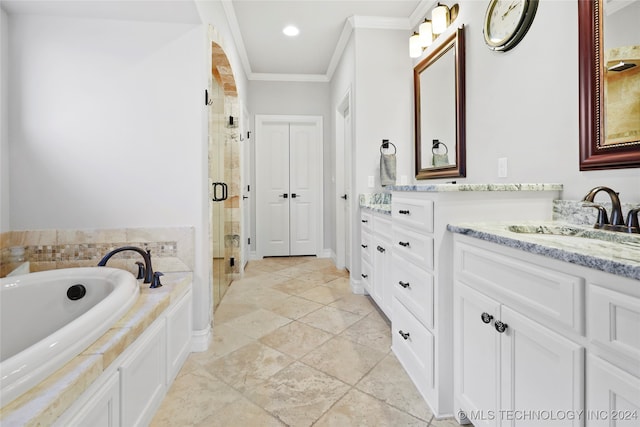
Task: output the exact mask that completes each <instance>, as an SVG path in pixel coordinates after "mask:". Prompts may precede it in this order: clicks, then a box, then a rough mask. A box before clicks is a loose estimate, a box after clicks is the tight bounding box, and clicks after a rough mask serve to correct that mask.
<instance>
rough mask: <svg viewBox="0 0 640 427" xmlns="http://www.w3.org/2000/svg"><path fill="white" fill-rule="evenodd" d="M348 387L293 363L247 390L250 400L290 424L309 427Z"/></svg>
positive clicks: (297, 363)
mask: <svg viewBox="0 0 640 427" xmlns="http://www.w3.org/2000/svg"><path fill="white" fill-rule="evenodd" d="M348 390H349V386H348V385H346V384H344V383H343V382H341V381H338V380H336V379H335V378H332V377H330V376H328V375H326V374H324V373H322V372H320V371H317V370H315V369H313V368H310V367H308V366H306V365H304V364H302V363H299V362H295V363H293V364H291V365H290V366H288V367H287V368H285V369H283V370H282V371H280V372H279V373H277V374H276V375H274V376H273V377H271V378H269V379H268V380H267V381H264V382H262V383H260V384H258V385H257V386H256V387H255V388H253V389H252V390H250V391H248V392H247V393H246V395H247V397H249V399H251V401H253V402H255V403H257V404H258V405H259V406H261V407H263V408H265V409H266V410H267V411H269V412H270V413H271V414H273V415H275V416H276V417H278V418H279V419H280V420H282V421H283V422H285V423H286V424H288V425H290V426H296V427H304V426H310V425H311V424H312V423H313V422H314V421H315V420H317V419H318V417H320V416H321V415H322V414H323V413H324V412H325V411H326V410H327V409H329V408H330V407H331V405H333V404H334V403H335V402H336V401H337V400H338V399H340V398H341V397H342V396H344V394H345V393H346V392H347V391H348Z"/></svg>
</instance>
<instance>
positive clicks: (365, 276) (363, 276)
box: [361, 274, 369, 279]
mask: <svg viewBox="0 0 640 427" xmlns="http://www.w3.org/2000/svg"><path fill="white" fill-rule="evenodd" d="M361 276H362V278H363V279H366V278H367V277H369V276H367V275H366V274H361Z"/></svg>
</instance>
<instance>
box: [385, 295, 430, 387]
mask: <svg viewBox="0 0 640 427" xmlns="http://www.w3.org/2000/svg"><path fill="white" fill-rule="evenodd" d="M391 332H392V338H391V339H392V344H393V352H394V353H395V355H396V356H397V357H398V360H399V361H400V363H402V366H403V367H404V368H405V370H406V371H407V373H408V374H409V377H411V379H412V380H413V381H414V383H415V384H416V387H417V388H418V389H419V390H420V391H422V392H423V393H425V392H427V391H429V390H431V389H433V387H434V375H433V374H434V351H433V345H434V343H433V342H434V339H433V335H431V333H430V332H429V331H428V330H427V328H425V327H424V326H423V325H422V324H420V322H418V320H417V319H416V318H415V317H414V316H413V315H412V314H411V313H409V311H407V309H406V308H405V307H404V306H403V305H402V303H400V302H399V301H398V300H397V299H396V298H393V321H392V325H391Z"/></svg>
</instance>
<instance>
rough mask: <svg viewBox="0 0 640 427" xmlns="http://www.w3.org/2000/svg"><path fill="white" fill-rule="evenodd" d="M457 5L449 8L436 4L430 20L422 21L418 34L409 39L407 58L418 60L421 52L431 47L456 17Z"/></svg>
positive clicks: (415, 33)
mask: <svg viewBox="0 0 640 427" xmlns="http://www.w3.org/2000/svg"><path fill="white" fill-rule="evenodd" d="M458 10H459V6H458V4H457V3H456V4H454V5H453V6H451V7H450V8H449V7H448V6H446V5H444V4H441V3H438V4H437V5H436V7H435V8H434V9H433V10H432V11H431V19H427V18H425V19H424V22H422V23H421V24H420V26H419V27H418V32H414V33H413V35H412V36H411V37H409V56H410V57H411V58H419V57H420V56H421V55H422V51H423V50H424V49H425V48H427V47H429V46H431V43H433V40H434V39H435V38H437V37H438V35H439V34H442V33H443V32H444V31H445V30H446V29H447V27H449V25H451V23H452V22H453V21H454V20H455V19H456V18H457V17H458Z"/></svg>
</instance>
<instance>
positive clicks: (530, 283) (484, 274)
mask: <svg viewBox="0 0 640 427" xmlns="http://www.w3.org/2000/svg"><path fill="white" fill-rule="evenodd" d="M518 252H521V251H518ZM522 254H523V255H522V256H525V255H524V254H525V253H524V252H522ZM455 258H456V260H457V261H456V264H457V265H456V267H455V269H456V271H457V274H458V277H459V279H461V280H462V281H463V282H465V283H467V284H470V285H474V286H480V287H481V288H483V289H484V291H485V292H488V293H491V294H493V295H494V296H495V293H496V292H497V293H498V294H499V297H500V299H501V300H503V301H505V302H506V303H507V304H508V305H510V306H512V307H514V308H516V309H517V310H518V311H521V312H523V313H525V314H526V315H527V316H529V317H531V318H534V319H536V320H538V321H539V322H540V323H543V324H545V325H547V326H549V327H551V328H552V329H555V328H556V327H558V326H562V327H565V328H567V329H570V330H573V331H575V332H577V333H579V334H580V335H584V315H583V313H584V293H585V290H584V288H585V283H584V279H583V278H581V277H577V276H572V275H569V274H565V273H562V272H560V271H556V270H552V269H551V268H548V267H543V266H539V265H536V264H533V263H531V262H526V261H523V260H521V259H518V258H516V257H511V256H507V255H503V254H499V253H496V252H493V251H491V250H488V249H484V248H480V247H476V246H475V245H468V244H465V243H459V244H457V245H456V249H455Z"/></svg>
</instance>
